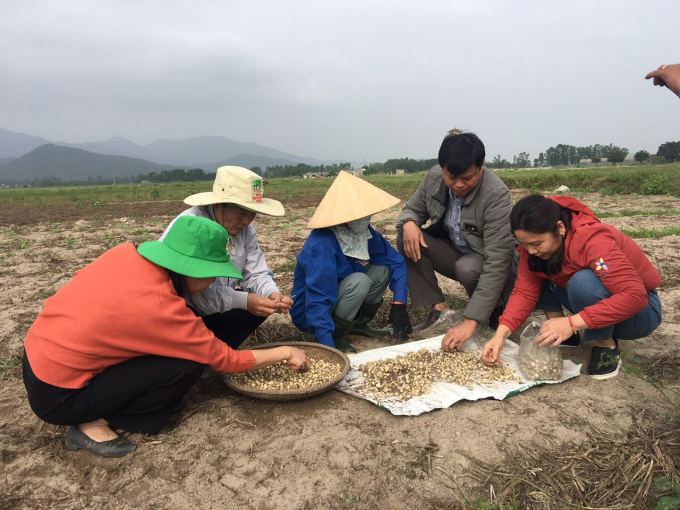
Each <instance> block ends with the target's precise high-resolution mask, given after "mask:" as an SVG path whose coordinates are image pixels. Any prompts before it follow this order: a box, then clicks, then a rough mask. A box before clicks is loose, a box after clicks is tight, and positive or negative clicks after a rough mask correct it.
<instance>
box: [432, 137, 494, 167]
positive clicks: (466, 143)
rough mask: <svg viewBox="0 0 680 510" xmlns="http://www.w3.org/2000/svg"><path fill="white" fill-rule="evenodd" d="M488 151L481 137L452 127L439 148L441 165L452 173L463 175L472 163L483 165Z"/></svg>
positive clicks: (478, 165)
mask: <svg viewBox="0 0 680 510" xmlns="http://www.w3.org/2000/svg"><path fill="white" fill-rule="evenodd" d="M485 157H486V152H485V150H484V144H483V143H482V141H481V140H480V139H479V137H478V136H477V135H476V134H474V133H470V132H466V133H464V132H462V131H460V130H458V129H452V130H451V131H449V133H448V134H447V135H446V137H444V141H443V142H442V146H441V147H440V148H439V166H440V167H442V169H444V168H446V171H447V172H448V173H449V174H451V175H454V176H455V175H461V174H464V173H465V172H467V171H468V170H469V169H470V167H471V166H472V165H474V166H477V167H480V168H481V167H482V165H484V158H485Z"/></svg>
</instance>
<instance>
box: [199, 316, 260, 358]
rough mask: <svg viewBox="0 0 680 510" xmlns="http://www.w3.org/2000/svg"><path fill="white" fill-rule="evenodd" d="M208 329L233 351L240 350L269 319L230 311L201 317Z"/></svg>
mask: <svg viewBox="0 0 680 510" xmlns="http://www.w3.org/2000/svg"><path fill="white" fill-rule="evenodd" d="M201 319H203V323H204V324H205V325H206V327H207V328H208V329H209V330H210V331H212V332H213V333H214V334H215V336H216V337H217V338H219V339H220V340H222V341H223V342H224V343H225V344H227V345H228V346H229V347H231V348H232V349H236V348H238V346H239V345H241V344H242V343H243V341H244V340H245V339H246V338H248V336H249V335H250V334H251V333H252V332H253V331H255V330H256V329H257V328H258V327H259V326H260V324H262V323H263V322H264V321H265V320H266V319H267V318H266V317H259V316H257V315H253V314H252V313H250V312H249V311H248V310H240V309H238V310H229V311H228V312H224V313H215V314H213V315H206V316H204V317H201Z"/></svg>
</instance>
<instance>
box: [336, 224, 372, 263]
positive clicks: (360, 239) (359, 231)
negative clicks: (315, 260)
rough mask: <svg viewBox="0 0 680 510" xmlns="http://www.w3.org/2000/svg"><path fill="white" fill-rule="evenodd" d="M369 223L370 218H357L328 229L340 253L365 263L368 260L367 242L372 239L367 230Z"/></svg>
mask: <svg viewBox="0 0 680 510" xmlns="http://www.w3.org/2000/svg"><path fill="white" fill-rule="evenodd" d="M370 223H371V217H370V216H366V217H365V218H359V219H358V220H354V221H350V222H348V223H343V224H342V225H334V226H332V227H330V229H331V230H332V231H333V233H335V237H336V238H337V239H338V242H339V243H340V249H342V253H344V254H345V255H346V256H348V257H353V258H355V259H357V260H360V261H367V260H368V259H369V258H370V256H369V254H368V240H369V239H370V238H371V237H373V236H372V235H371V232H370V231H369V230H368V225H369V224H370Z"/></svg>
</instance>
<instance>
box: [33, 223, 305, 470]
mask: <svg viewBox="0 0 680 510" xmlns="http://www.w3.org/2000/svg"><path fill="white" fill-rule="evenodd" d="M228 240H229V235H228V234H227V231H226V230H225V229H224V228H222V227H221V226H219V225H218V224H217V223H215V222H213V221H210V220H207V219H205V218H195V217H192V216H185V217H182V218H179V219H178V220H177V221H176V222H174V224H173V226H172V228H171V229H170V231H169V232H168V233H167V235H166V236H165V238H164V239H163V241H162V242H160V241H148V242H146V243H143V244H141V245H140V246H139V248H136V247H135V246H134V245H133V244H121V245H119V246H117V247H115V248H113V249H111V250H109V251H107V252H106V253H104V254H103V255H102V256H101V257H99V258H98V259H96V260H95V261H94V262H92V263H91V264H89V265H88V266H86V267H85V268H83V269H81V270H80V271H78V272H77V273H76V275H75V276H74V277H73V279H72V280H71V281H70V282H68V283H67V284H66V285H64V286H63V287H62V288H61V289H60V290H59V291H58V292H57V293H56V294H55V295H54V296H52V297H51V298H49V299H48V300H47V301H45V306H44V310H43V311H42V312H40V314H39V315H38V318H37V319H36V321H35V322H34V323H33V325H32V326H31V328H30V329H29V331H28V333H27V335H26V341H25V344H24V345H25V353H24V366H23V375H24V384H25V385H26V389H27V391H28V400H29V403H30V405H31V408H32V409H33V411H34V412H35V413H36V415H38V417H39V418H41V419H42V420H44V421H46V422H48V423H52V424H56V425H70V426H71V427H70V428H69V429H68V431H67V433H66V440H65V444H66V447H67V448H68V449H69V450H80V449H83V450H88V451H90V452H92V453H95V454H97V455H100V456H103V457H122V456H124V455H127V454H128V453H131V452H133V451H134V450H135V449H136V445H135V444H134V443H132V442H131V441H129V440H127V439H124V438H122V437H118V435H117V434H116V433H115V432H114V430H116V429H123V430H125V431H129V432H140V433H142V434H158V433H159V432H160V430H161V428H162V427H163V425H164V424H165V423H166V422H167V421H168V419H169V418H170V416H171V415H172V414H174V413H176V412H178V411H180V410H181V409H182V408H183V406H184V405H186V394H187V392H188V391H189V389H190V388H191V387H192V386H193V385H194V384H196V382H198V380H199V379H200V377H201V373H202V372H203V368H204V366H205V365H208V366H209V367H211V368H212V369H213V370H217V371H219V372H227V373H233V372H245V371H248V370H253V369H257V368H261V367H265V366H267V365H271V364H273V363H276V362H279V361H282V360H284V359H286V360H288V363H289V367H291V368H300V367H302V366H303V365H305V366H309V362H308V361H307V358H306V356H305V353H304V352H303V351H301V350H299V349H294V348H291V347H280V348H275V349H268V350H256V351H247V350H243V351H235V350H233V349H231V348H230V347H229V346H228V345H226V344H224V343H223V342H222V341H220V340H219V339H218V338H216V337H215V335H214V334H213V333H212V332H211V331H210V330H208V329H207V328H206V327H205V325H204V324H203V322H202V321H201V319H200V318H198V317H196V315H195V314H194V313H193V312H192V311H191V310H190V309H189V308H188V307H187V305H186V301H185V299H184V297H185V295H197V294H199V293H200V292H201V291H202V290H203V289H205V288H206V287H207V286H208V285H210V284H211V283H212V282H213V280H214V279H215V278H216V277H227V278H236V279H239V278H240V277H241V273H240V271H239V270H238V269H237V268H236V267H234V265H233V264H231V263H230V261H229V254H228V253H227V251H226V249H225V246H226V245H227V242H228Z"/></svg>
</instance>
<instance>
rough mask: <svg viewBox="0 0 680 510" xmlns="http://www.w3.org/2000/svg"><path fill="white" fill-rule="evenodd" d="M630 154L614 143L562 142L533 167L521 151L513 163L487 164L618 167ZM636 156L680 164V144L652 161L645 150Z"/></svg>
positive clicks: (665, 146) (493, 164) (663, 148)
mask: <svg viewBox="0 0 680 510" xmlns="http://www.w3.org/2000/svg"><path fill="white" fill-rule="evenodd" d="M628 154H629V151H628V149H626V148H625V147H618V146H616V145H614V144H611V143H610V144H609V145H599V144H595V145H588V146H585V147H577V146H575V145H568V144H562V143H560V144H557V145H556V146H554V147H550V148H549V149H547V150H546V151H544V152H541V153H540V154H539V155H538V157H537V158H534V160H533V165H532V161H531V159H530V157H529V154H528V153H526V152H520V153H519V155H518V156H513V158H512V162H510V161H508V160H506V159H503V158H501V156H500V155H497V156H495V157H494V158H493V159H492V160H491V161H487V163H486V165H487V166H488V167H490V168H531V167H532V166H533V167H534V168H542V167H547V166H552V167H554V166H574V165H578V164H579V162H580V160H582V159H590V160H591V161H592V162H593V163H599V162H600V161H602V160H603V159H604V158H606V159H607V161H608V162H609V163H613V164H616V163H621V162H622V161H624V160H625V159H626V157H627V156H628ZM633 157H634V159H635V161H637V162H639V163H648V162H651V163H655V164H660V163H672V162H674V161H680V142H666V143H662V144H661V145H660V146H659V149H658V150H657V151H656V156H655V157H654V158H652V159H651V160H650V154H649V152H647V151H645V150H641V151H638V152H636V153H635V155H634V156H633Z"/></svg>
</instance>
